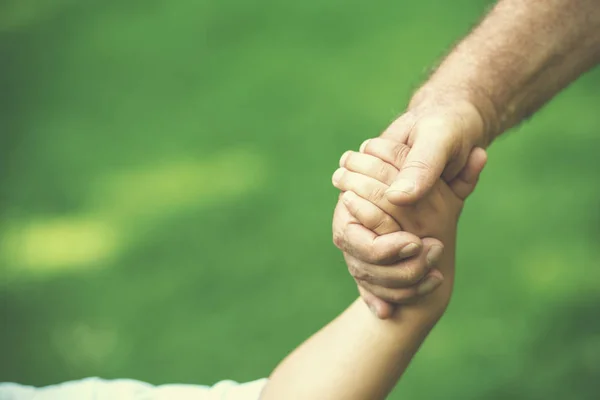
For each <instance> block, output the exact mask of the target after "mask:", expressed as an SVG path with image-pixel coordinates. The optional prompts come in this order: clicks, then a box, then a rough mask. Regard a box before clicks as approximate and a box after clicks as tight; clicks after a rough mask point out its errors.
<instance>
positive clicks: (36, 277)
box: [0, 0, 600, 399]
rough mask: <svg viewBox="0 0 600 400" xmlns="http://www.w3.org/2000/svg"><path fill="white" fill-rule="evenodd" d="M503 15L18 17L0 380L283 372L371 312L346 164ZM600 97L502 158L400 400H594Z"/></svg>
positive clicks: (358, 4) (0, 65)
mask: <svg viewBox="0 0 600 400" xmlns="http://www.w3.org/2000/svg"><path fill="white" fill-rule="evenodd" d="M489 4H490V1H483V0H479V1H477V0H473V1H466V0H455V1H452V2H450V1H441V0H436V1H434V0H427V1H420V2H416V1H413V2H400V1H391V0H385V1H379V2H372V3H369V2H366V1H356V0H344V1H342V0H328V1H316V0H310V1H304V2H292V1H279V2H276V1H268V0H259V1H234V0H204V1H192V0H144V1H142V0H105V1H102V2H97V1H91V0H88V1H85V0H80V1H75V0H45V1H43V0H9V1H7V0H4V1H2V2H0V31H1V34H0V51H1V53H0V82H1V86H0V90H1V101H2V104H1V109H0V122H1V129H2V131H1V138H0V140H1V142H0V177H1V178H0V179H1V181H0V182H1V185H0V201H1V202H0V263H1V272H2V286H1V295H0V301H1V302H2V313H3V315H2V326H1V329H0V345H1V346H2V347H1V354H2V355H1V356H0V360H1V369H0V380H1V381H18V382H22V383H27V384H34V385H46V384H51V383H56V382H59V381H64V380H68V379H77V378H82V377H85V376H102V377H105V378H117V377H128V378H135V379H141V380H145V381H148V382H151V383H155V384H160V383H166V382H186V383H205V384H210V383H213V382H215V381H217V380H220V379H224V378H231V379H235V380H239V381H247V380H253V379H256V378H260V377H264V376H267V375H268V374H269V372H270V371H271V370H272V368H273V367H274V366H275V365H276V364H277V362H278V361H279V360H280V359H281V358H282V357H284V356H285V354H286V353H287V352H288V351H290V350H291V349H293V348H294V347H295V346H296V345H298V344H299V343H300V342H301V341H302V340H303V339H305V338H306V337H307V336H308V335H309V334H311V333H313V332H314V331H316V330H317V329H318V328H320V327H321V326H322V325H323V324H325V323H326V322H327V321H329V320H330V319H331V318H333V317H334V316H335V315H336V314H337V313H338V312H340V311H341V310H342V309H343V308H344V307H345V306H346V305H347V304H349V303H350V302H351V301H352V299H353V298H354V296H355V295H356V292H355V288H354V286H353V283H352V280H351V279H350V278H349V276H348V275H347V272H346V269H345V266H344V263H343V260H342V257H341V255H340V253H339V252H338V251H337V250H336V249H335V248H334V246H333V245H332V243H331V233H330V224H331V216H332V210H333V207H334V204H335V201H336V196H337V194H336V191H335V190H334V189H333V188H332V187H331V184H330V176H331V173H332V172H333V171H334V169H335V168H336V165H337V162H338V158H339V156H340V155H341V154H342V153H343V151H345V150H347V149H352V148H354V149H356V148H357V147H358V146H359V144H360V143H361V142H362V141H363V140H364V139H366V138H368V137H374V136H376V135H378V134H379V132H381V131H382V129H384V128H385V127H386V125H387V124H388V123H389V122H391V121H392V120H393V118H394V117H395V116H397V115H398V114H399V113H400V112H401V111H402V109H403V107H404V106H405V104H406V102H407V100H408V98H409V95H410V93H411V91H412V90H414V89H415V88H416V86H417V85H418V84H419V82H421V81H422V80H423V79H424V78H425V77H426V75H427V73H428V71H429V69H430V67H431V66H432V65H434V64H435V62H436V61H437V60H439V58H440V57H441V56H442V55H443V53H444V52H445V51H446V49H448V48H449V47H450V46H451V45H452V44H453V43H454V42H455V41H456V40H457V39H458V38H459V37H461V35H464V34H465V33H466V32H468V30H469V29H470V27H471V26H472V25H473V24H474V23H476V21H477V20H478V19H479V17H480V15H481V14H482V13H483V12H484V10H486V8H487V7H488V6H489ZM599 104H600V74H599V71H598V70H596V71H593V72H592V73H590V74H588V75H587V76H585V77H584V78H583V79H581V80H580V81H578V82H577V83H576V84H575V85H573V86H572V87H570V88H569V89H568V90H567V91H566V92H564V93H563V94H562V95H561V96H560V97H558V98H557V99H556V100H555V101H554V102H552V103H551V104H550V105H549V106H548V107H546V108H545V109H544V110H543V111H542V112H541V113H539V114H538V115H537V116H536V117H535V118H534V119H533V120H532V121H530V122H527V123H526V124H524V125H523V126H521V127H520V128H519V129H518V131H517V132H513V133H510V134H508V135H507V136H506V137H504V138H503V139H501V140H499V141H497V143H495V145H494V146H493V147H492V149H491V151H490V163H489V166H488V169H487V170H486V172H485V173H484V177H483V179H482V181H481V185H480V187H479V189H478V191H477V193H476V195H475V196H474V197H473V198H472V199H471V200H470V201H469V202H468V205H467V207H466V209H465V211H464V214H463V215H464V217H463V219H462V224H461V226H460V245H459V264H458V267H459V272H458V285H457V288H456V292H455V293H456V295H455V298H454V302H453V304H452V307H451V308H450V310H449V312H448V314H447V315H446V317H445V318H444V319H443V321H442V322H441V323H440V325H439V326H438V327H437V328H436V330H435V331H434V333H433V334H432V336H431V337H430V339H429V340H428V341H427V343H426V344H425V346H424V347H423V349H422V351H421V352H420V353H419V355H418V356H417V358H416V360H415V362H414V364H413V365H412V366H411V368H410V370H409V371H408V373H407V374H406V376H405V378H404V379H403V381H402V382H401V383H400V385H399V386H398V388H397V390H396V391H395V392H394V394H393V395H392V396H391V398H392V399H453V398H462V399H481V398H486V399H507V398H513V399H566V398H569V399H592V398H594V399H596V398H597V396H598V393H599V391H600V381H599V380H598V377H599V376H600V311H599V309H600V308H599V305H600V290H599V289H598V287H599V286H600V268H599V267H600V262H599V261H598V260H599V256H600V250H599V245H598V243H599V240H600V184H599V178H598V173H599V172H600V158H599V157H598V154H599V152H600V113H599V112H598V110H599Z"/></svg>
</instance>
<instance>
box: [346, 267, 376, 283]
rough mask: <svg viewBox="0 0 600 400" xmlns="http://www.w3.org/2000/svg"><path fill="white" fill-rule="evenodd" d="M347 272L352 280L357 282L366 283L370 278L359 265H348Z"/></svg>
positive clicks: (366, 271) (367, 272)
mask: <svg viewBox="0 0 600 400" xmlns="http://www.w3.org/2000/svg"><path fill="white" fill-rule="evenodd" d="M348 271H349V272H350V275H352V276H353V277H354V279H357V280H361V281H368V280H369V279H371V278H372V276H371V274H370V273H369V271H368V270H366V269H365V268H363V266H362V265H361V264H359V263H349V264H348Z"/></svg>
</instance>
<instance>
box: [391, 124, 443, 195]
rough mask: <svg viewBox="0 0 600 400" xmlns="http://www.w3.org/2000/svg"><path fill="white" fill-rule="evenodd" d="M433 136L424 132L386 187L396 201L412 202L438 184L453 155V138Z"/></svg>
mask: <svg viewBox="0 0 600 400" xmlns="http://www.w3.org/2000/svg"><path fill="white" fill-rule="evenodd" d="M442 138H443V136H441V137H440V139H439V140H432V139H431V136H427V135H422V136H421V137H420V138H419V139H417V140H416V141H415V143H414V144H413V146H412V148H411V149H410V151H409V152H408V155H407V156H406V161H404V164H403V165H402V168H401V169H400V172H399V173H398V175H397V176H396V179H395V180H394V183H392V185H391V186H390V188H389V189H388V190H387V191H386V195H387V199H388V200H389V201H390V202H391V203H394V204H396V205H409V204H412V203H414V202H416V201H417V200H419V199H421V198H422V197H423V196H425V194H427V193H428V192H429V190H430V189H431V188H432V187H433V185H435V183H436V182H437V180H438V179H439V178H440V176H441V175H442V172H443V171H444V168H445V167H446V164H447V163H448V160H449V158H450V153H451V148H452V146H451V140H450V139H442Z"/></svg>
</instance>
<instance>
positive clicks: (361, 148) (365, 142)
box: [358, 139, 371, 153]
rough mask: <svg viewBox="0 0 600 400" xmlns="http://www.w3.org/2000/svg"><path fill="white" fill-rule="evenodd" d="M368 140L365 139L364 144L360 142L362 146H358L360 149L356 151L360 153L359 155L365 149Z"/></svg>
mask: <svg viewBox="0 0 600 400" xmlns="http://www.w3.org/2000/svg"><path fill="white" fill-rule="evenodd" d="M369 140H371V139H367V140H365V141H364V142H362V144H361V145H360V148H359V149H358V151H360V152H361V153H364V152H365V148H366V147H367V144H368V143H369Z"/></svg>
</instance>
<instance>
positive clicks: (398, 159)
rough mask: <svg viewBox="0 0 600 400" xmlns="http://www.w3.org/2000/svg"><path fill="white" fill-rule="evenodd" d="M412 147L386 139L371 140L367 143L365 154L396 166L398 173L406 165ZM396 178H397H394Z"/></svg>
mask: <svg viewBox="0 0 600 400" xmlns="http://www.w3.org/2000/svg"><path fill="white" fill-rule="evenodd" d="M409 151H410V147H409V146H407V145H405V144H402V143H398V142H396V141H393V140H390V139H384V138H374V139H369V140H368V141H366V142H365V144H364V148H363V152H364V153H365V154H368V155H371V156H373V157H376V158H378V159H380V160H382V161H385V162H386V163H388V164H391V165H392V166H394V167H395V168H396V169H397V170H398V171H399V170H400V169H401V168H402V165H404V162H405V161H406V157H407V156H408V152H409ZM394 178H395V177H394Z"/></svg>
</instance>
